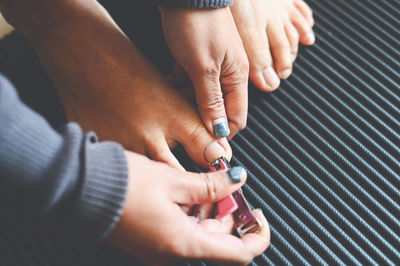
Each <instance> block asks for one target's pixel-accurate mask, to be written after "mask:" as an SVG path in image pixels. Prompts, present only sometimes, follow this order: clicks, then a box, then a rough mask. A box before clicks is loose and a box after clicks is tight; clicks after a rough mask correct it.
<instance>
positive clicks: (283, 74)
mask: <svg viewBox="0 0 400 266" xmlns="http://www.w3.org/2000/svg"><path fill="white" fill-rule="evenodd" d="M290 74H292V70H291V69H289V68H287V69H285V70H283V71H282V72H281V74H280V75H279V76H280V77H281V78H282V79H287V78H288V77H289V76H290Z"/></svg>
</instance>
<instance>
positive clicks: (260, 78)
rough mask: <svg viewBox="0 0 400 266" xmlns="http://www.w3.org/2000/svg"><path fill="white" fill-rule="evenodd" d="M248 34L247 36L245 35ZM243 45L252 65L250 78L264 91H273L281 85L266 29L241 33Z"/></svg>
mask: <svg viewBox="0 0 400 266" xmlns="http://www.w3.org/2000/svg"><path fill="white" fill-rule="evenodd" d="M244 35H246V36H244ZM241 36H244V37H242V40H243V45H244V47H245V50H246V54H247V58H248V60H249V65H250V74H249V77H250V80H251V82H252V83H253V84H254V86H256V87H257V88H259V89H261V90H263V91H268V92H270V91H273V90H275V89H277V88H278V87H279V84H280V80H279V77H278V76H277V74H276V73H275V71H274V69H273V67H272V56H271V52H270V49H269V42H268V38H267V34H266V32H265V30H261V29H260V30H259V31H255V30H254V31H246V32H243V33H241Z"/></svg>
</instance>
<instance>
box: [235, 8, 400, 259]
mask: <svg viewBox="0 0 400 266" xmlns="http://www.w3.org/2000/svg"><path fill="white" fill-rule="evenodd" d="M308 2H309V4H310V6H311V7H312V9H313V10H314V16H315V21H316V26H315V31H316V35H317V43H316V45H315V46H313V47H311V48H306V49H304V50H302V51H301V53H300V56H299V58H298V60H297V61H296V65H295V71H294V74H293V76H292V77H291V78H290V79H289V80H288V81H286V82H284V83H283V84H282V86H281V88H280V89H279V90H278V91H277V92H275V93H272V94H269V95H264V96H260V95H257V97H253V98H252V99H251V104H250V114H249V121H248V129H247V130H245V131H244V132H243V133H242V134H240V135H239V136H238V137H236V138H235V139H234V140H233V141H232V144H233V149H234V154H235V159H234V160H233V162H234V163H240V164H243V165H245V166H246V167H247V168H248V169H249V171H250V178H249V181H248V186H246V188H245V189H244V191H245V193H246V195H247V197H248V198H249V200H250V201H251V202H252V203H253V204H254V205H256V206H262V209H263V211H264V213H265V215H266V217H267V218H268V220H269V222H270V223H271V233H272V241H271V246H270V248H269V249H268V250H267V252H266V253H265V254H264V255H263V256H261V257H260V258H258V259H257V260H256V264H258V265H265V264H271V265H272V264H276V265H283V264H294V265H300V264H302V265H306V264H311V265H316V264H318V265H321V264H325V265H333V264H335V265H336V264H343V265H349V264H362V265H370V264H379V265H388V264H391V265H398V264H399V263H400V253H399V250H400V238H399V232H400V224H399V218H400V208H399V202H400V180H399V178H400V175H399V174H400V164H399V162H400V161H399V159H400V152H399V133H400V124H399V123H400V109H399V101H400V85H399V84H400V79H399V75H400V74H399V72H400V52H399V50H400V49H399V48H400V31H399V25H400V19H399V17H400V2H399V1H389V0H388V1H372V0H371V1H354V0H352V1H347V0H346V1H344V0H343V1H331V0H324V1H321V0H313V1H308Z"/></svg>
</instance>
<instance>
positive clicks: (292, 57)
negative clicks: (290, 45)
mask: <svg viewBox="0 0 400 266" xmlns="http://www.w3.org/2000/svg"><path fill="white" fill-rule="evenodd" d="M296 56H297V55H296V54H291V55H290V59H291V60H292V63H293V62H294V61H295V60H296Z"/></svg>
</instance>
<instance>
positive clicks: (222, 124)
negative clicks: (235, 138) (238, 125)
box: [213, 118, 231, 138]
mask: <svg viewBox="0 0 400 266" xmlns="http://www.w3.org/2000/svg"><path fill="white" fill-rule="evenodd" d="M213 124H214V125H215V126H214V134H215V136H216V137H217V138H225V137H227V136H229V133H231V131H230V130H229V127H228V123H227V122H226V119H225V118H219V119H217V120H215V121H214V123H213Z"/></svg>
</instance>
